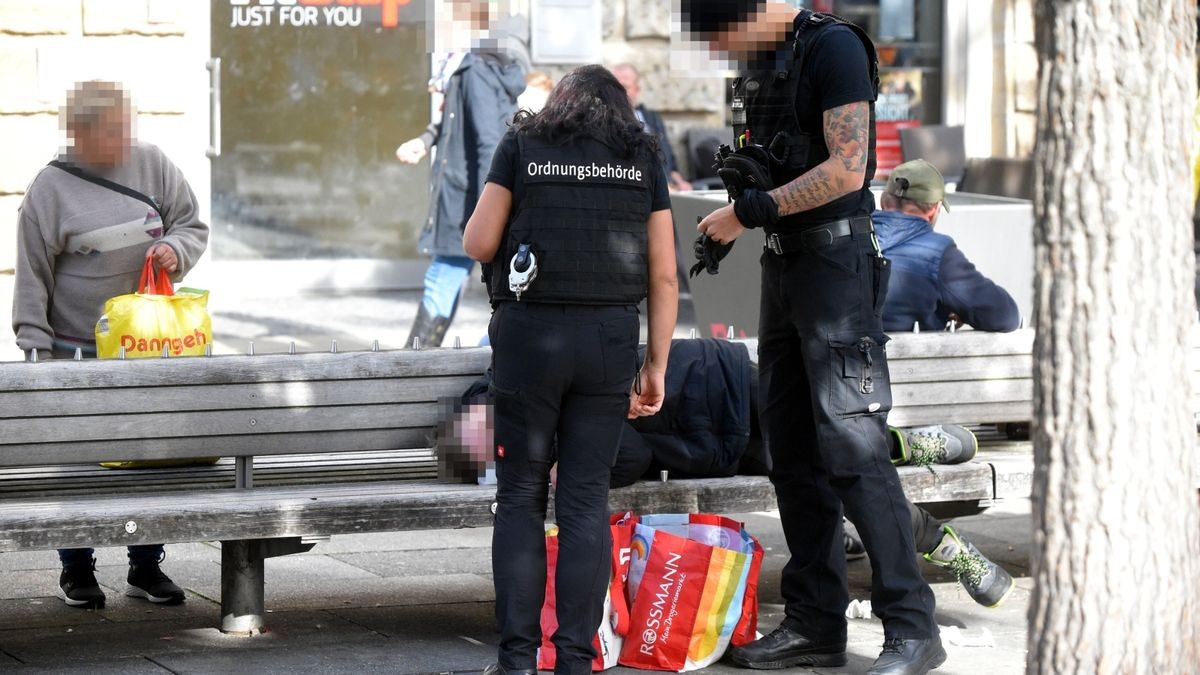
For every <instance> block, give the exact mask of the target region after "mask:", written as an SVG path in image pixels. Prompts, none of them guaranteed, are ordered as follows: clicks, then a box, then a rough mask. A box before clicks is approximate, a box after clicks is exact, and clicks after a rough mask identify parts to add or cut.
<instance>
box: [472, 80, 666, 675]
mask: <svg viewBox="0 0 1200 675" xmlns="http://www.w3.org/2000/svg"><path fill="white" fill-rule="evenodd" d="M463 246H464V248H465V249H466V252H467V254H468V255H470V256H471V257H472V258H474V259H475V260H478V261H480V262H483V263H490V265H487V266H486V267H485V280H486V281H487V282H488V285H489V292H490V294H491V298H492V306H493V308H494V309H493V313H492V321H491V325H490V326H489V327H488V334H489V337H490V338H491V344H492V350H493V351H492V367H493V371H494V380H493V383H492V392H491V393H492V395H493V397H494V398H493V400H494V401H495V425H496V429H495V444H496V447H495V454H496V466H497V474H498V475H497V479H498V490H497V511H496V526H495V534H494V536H493V540H492V570H493V574H494V578H495V584H496V616H497V619H498V621H499V623H500V654H499V663H498V664H497V665H494V666H491V667H490V668H489V669H488V671H487V672H489V673H495V674H501V675H502V674H503V673H514V672H515V673H533V672H535V671H534V669H535V667H536V658H537V647H538V645H539V644H540V643H541V628H540V626H539V616H540V611H541V606H542V600H543V596H544V589H545V581H546V545H545V518H546V501H547V493H548V487H549V476H550V465H551V462H552V461H553V459H554V451H553V448H554V440H555V437H556V436H557V440H558V444H557V446H558V452H557V460H558V485H557V488H556V491H555V516H556V520H557V524H558V527H559V554H558V555H559V557H558V566H557V576H556V578H555V584H556V589H557V593H556V595H557V612H558V630H557V631H556V632H555V634H554V636H553V642H554V645H555V648H556V651H557V667H556V672H559V673H590V672H591V661H592V659H593V658H594V657H595V650H594V649H593V647H592V639H593V637H594V636H595V633H596V629H597V627H599V625H600V621H601V618H602V616H601V615H602V613H603V603H604V593H605V589H606V587H607V585H608V581H609V578H608V575H609V547H610V545H611V542H610V538H609V529H608V485H609V473H610V471H611V468H612V465H613V462H614V461H615V458H616V453H617V447H618V443H619V441H620V436H621V428H622V423H623V420H624V419H625V418H626V417H627V416H628V417H636V416H644V415H652V414H654V413H655V412H656V411H657V410H658V409H659V407H660V406H661V405H662V400H663V378H664V374H665V372H666V366H667V352H668V351H669V349H670V341H671V334H672V332H674V329H675V315H676V310H677V307H678V289H677V282H676V276H675V275H676V272H675V245H674V236H673V232H672V223H671V212H670V201H669V198H668V196H667V187H666V179H665V177H664V173H663V171H662V168H661V167H660V165H659V163H658V159H657V153H656V146H655V142H654V140H653V138H652V137H650V136H648V135H647V134H645V132H644V131H643V129H642V124H641V122H639V121H638V120H637V118H636V117H635V116H634V113H633V109H632V108H630V106H629V98H628V97H627V96H626V95H625V90H624V89H623V88H622V87H621V85H620V83H619V82H617V80H616V78H615V77H613V75H612V74H611V73H609V72H608V71H607V70H605V69H604V68H601V67H600V66H584V67H582V68H579V69H576V70H574V71H572V72H571V73H569V74H568V75H567V76H566V77H564V78H563V80H562V81H561V82H560V83H559V85H558V86H557V87H555V89H554V91H553V92H551V94H550V97H549V99H547V101H546V106H545V108H543V109H542V110H541V111H540V112H538V113H537V114H530V113H528V112H526V111H522V112H520V113H518V114H517V117H516V119H515V120H514V122H513V126H512V129H510V130H509V132H508V134H507V135H506V136H505V137H504V139H503V140H501V142H500V145H499V146H498V147H497V148H496V154H495V156H494V157H493V160H492V169H491V172H490V173H489V174H488V178H487V184H486V185H485V187H484V190H483V193H482V195H481V196H480V199H479V204H478V205H477V206H476V208H475V213H474V214H473V215H472V216H471V218H470V220H469V221H468V222H467V226H466V231H465V233H464V235H463ZM647 295H648V297H649V304H648V310H649V312H648V313H649V338H648V344H647V356H646V361H645V365H644V366H643V367H642V369H641V371H640V372H638V370H637V344H638V336H639V322H638V311H637V305H638V303H639V302H640V301H641V300H642V299H643V298H645V297H647Z"/></svg>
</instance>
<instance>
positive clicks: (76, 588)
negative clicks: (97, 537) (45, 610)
mask: <svg viewBox="0 0 1200 675" xmlns="http://www.w3.org/2000/svg"><path fill="white" fill-rule="evenodd" d="M58 588H59V591H60V592H59V594H58V597H60V598H62V599H63V601H64V602H66V603H67V604H68V605H70V606H71V607H78V608H80V609H104V600H105V598H104V591H102V590H100V584H99V583H97V582H96V559H95V558H92V561H91V563H89V564H88V566H87V567H83V566H79V565H75V566H71V567H64V568H63V571H62V574H60V575H58Z"/></svg>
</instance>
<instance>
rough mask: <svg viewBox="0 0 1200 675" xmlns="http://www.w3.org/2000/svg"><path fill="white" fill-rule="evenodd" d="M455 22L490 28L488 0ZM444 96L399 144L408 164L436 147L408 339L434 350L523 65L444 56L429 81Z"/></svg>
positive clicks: (469, 2)
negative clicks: (425, 263)
mask: <svg viewBox="0 0 1200 675" xmlns="http://www.w3.org/2000/svg"><path fill="white" fill-rule="evenodd" d="M452 11H453V16H454V20H455V21H456V22H457V21H461V22H470V25H471V28H472V29H473V30H475V31H480V30H483V29H484V28H486V27H487V26H488V23H489V15H488V11H489V10H488V3H487V2H486V1H484V0H456V1H455V2H453V3H452ZM429 90H430V92H431V93H440V94H442V95H443V97H444V98H443V103H442V111H441V113H442V114H441V119H440V120H438V121H435V122H434V123H432V124H430V125H429V127H428V128H426V129H425V131H424V132H423V133H422V134H421V135H420V136H418V137H417V138H414V139H412V140H409V141H407V142H405V143H404V144H403V145H401V146H400V147H399V148H397V149H396V157H397V158H398V159H399V160H400V161H401V162H404V163H405V164H416V163H417V162H419V161H421V159H422V158H423V157H425V155H426V154H427V153H428V152H429V150H430V148H434V147H436V148H437V152H436V154H435V156H434V157H433V163H432V166H431V167H430V177H429V190H430V192H429V215H428V217H427V218H426V219H425V225H424V228H423V229H422V230H421V236H420V239H419V240H418V242H417V248H418V249H419V250H420V252H421V253H422V254H423V255H428V256H431V257H432V258H433V261H432V262H431V263H430V264H429V269H428V270H427V271H426V272H425V292H424V295H423V297H422V298H421V305H420V307H419V308H418V309H417V317H416V320H415V321H414V322H413V326H412V330H411V332H410V333H409V336H408V340H407V342H406V344H408V345H410V346H411V345H412V343H413V338H414V337H416V338H420V341H421V345H423V346H426V347H437V346H439V345H441V343H442V339H443V338H444V337H445V335H446V330H447V329H448V328H449V326H450V322H451V321H452V320H453V319H454V313H455V311H456V310H457V309H458V299H459V296H460V295H461V292H462V287H463V282H465V281H466V279H467V276H468V275H469V274H470V272H471V269H472V268H473V267H474V265H475V263H474V261H472V260H471V259H470V258H468V257H467V256H466V254H465V253H463V248H462V233H463V228H464V227H465V226H466V222H467V218H468V217H470V215H471V212H472V211H474V210H475V203H476V201H478V200H479V194H480V192H481V191H482V190H483V183H484V179H485V178H487V172H488V168H489V167H490V166H491V161H492V153H493V152H494V151H495V149H496V144H497V143H499V142H500V138H501V136H503V135H504V132H505V130H506V129H507V126H508V122H509V121H510V120H511V119H512V116H513V114H514V113H516V111H517V96H519V95H520V94H521V92H523V91H524V90H525V67H524V65H523V64H522V63H521V61H520V60H518V59H517V58H516V56H515V55H514V54H512V53H511V52H510V51H502V50H500V49H498V48H496V47H477V48H474V49H472V50H470V51H467V52H454V53H450V54H448V55H446V57H445V58H444V59H442V60H441V61H440V62H439V64H438V65H437V67H435V69H434V76H433V78H432V79H430V81H429Z"/></svg>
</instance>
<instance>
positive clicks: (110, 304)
mask: <svg viewBox="0 0 1200 675" xmlns="http://www.w3.org/2000/svg"><path fill="white" fill-rule="evenodd" d="M210 344H212V318H211V317H209V315H208V291H200V290H196V289H193V288H181V289H179V291H178V292H177V293H176V294H175V295H152V294H147V293H129V294H128V295H118V296H117V297H115V298H110V299H109V300H108V301H107V302H105V303H104V315H103V316H101V317H100V321H98V322H97V323H96V355H97V356H99V357H100V358H102V359H115V358H117V357H118V356H119V355H120V353H121V348H122V347H124V348H125V358H127V359H145V358H154V357H161V356H162V354H163V348H164V347H165V348H166V349H167V350H168V351H169V353H170V355H171V356H203V355H204V348H205V347H206V346H207V345H210Z"/></svg>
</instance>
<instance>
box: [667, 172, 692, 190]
mask: <svg viewBox="0 0 1200 675" xmlns="http://www.w3.org/2000/svg"><path fill="white" fill-rule="evenodd" d="M671 187H673V188H674V189H676V190H678V191H680V192H691V191H692V184H691V183H689V182H687V179H686V178H684V177H683V175H682V174H680V173H679V172H678V171H672V172H671Z"/></svg>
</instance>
